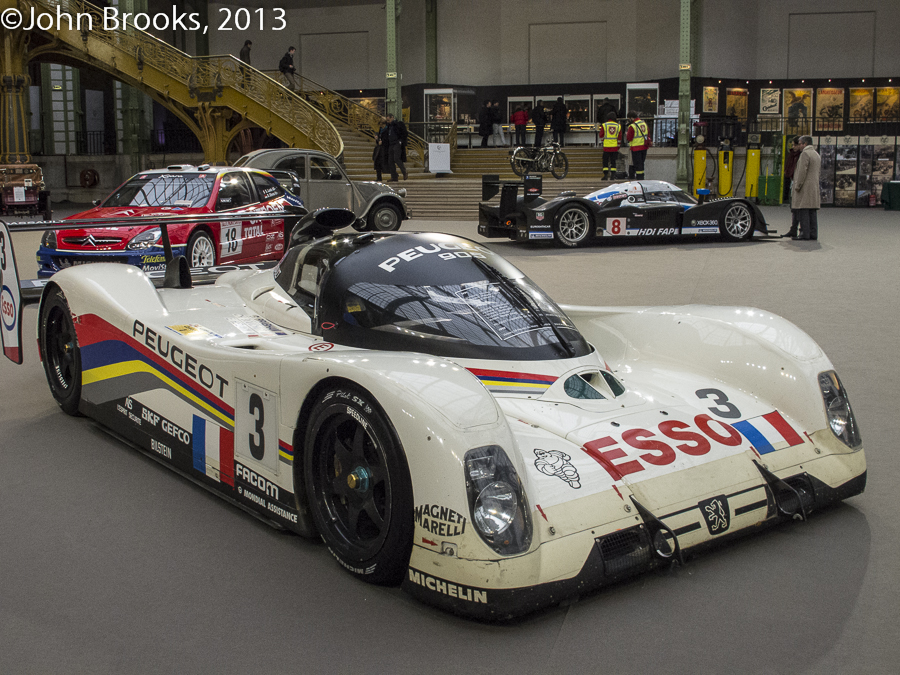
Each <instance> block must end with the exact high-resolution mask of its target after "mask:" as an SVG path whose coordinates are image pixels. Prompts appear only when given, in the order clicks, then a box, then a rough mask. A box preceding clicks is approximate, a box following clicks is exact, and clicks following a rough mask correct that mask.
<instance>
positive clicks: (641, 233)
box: [478, 176, 770, 248]
mask: <svg viewBox="0 0 900 675" xmlns="http://www.w3.org/2000/svg"><path fill="white" fill-rule="evenodd" d="M520 186H522V187H523V188H524V189H523V192H524V195H520V194H519V187H520ZM497 192H500V193H501V194H500V203H499V205H498V204H496V203H494V204H489V203H487V202H488V200H489V199H491V198H493V197H494V196H496V194H497ZM481 193H482V194H481V198H482V200H483V201H482V202H481V203H480V204H479V205H478V234H480V235H482V236H484V237H506V238H508V239H512V240H514V241H536V240H541V239H548V240H549V239H553V240H555V241H556V243H557V244H559V245H560V246H564V247H568V248H575V247H577V246H584V245H586V244H588V243H589V242H591V241H593V240H597V239H601V238H603V239H605V238H607V237H641V238H646V237H650V238H654V239H656V238H659V237H672V238H679V237H680V238H683V237H688V236H690V237H698V236H701V237H709V236H714V237H721V238H723V239H725V240H726V241H744V240H747V239H750V237H752V236H753V234H754V233H759V234H766V235H767V234H769V233H770V231H769V228H768V226H767V224H766V219H765V218H764V217H763V214H762V212H761V211H760V210H759V208H758V207H757V206H756V205H755V204H753V203H751V202H749V201H747V200H745V199H739V198H730V199H718V200H715V201H711V202H706V203H699V202H698V201H697V200H696V199H694V198H693V197H691V196H690V195H689V194H687V193H686V192H684V191H683V190H681V189H680V188H677V187H675V186H674V185H672V184H671V183H666V182H664V181H659V180H635V181H629V182H627V183H616V184H614V185H610V186H608V187H605V188H603V189H601V190H597V191H596V192H592V193H590V194H589V195H587V196H585V197H577V196H576V195H575V192H573V191H569V192H560V193H559V195H557V196H556V197H554V198H552V199H544V198H543V197H541V178H540V176H526V177H525V179H524V180H523V181H521V182H511V181H503V182H501V181H500V180H498V177H497V176H482V189H481Z"/></svg>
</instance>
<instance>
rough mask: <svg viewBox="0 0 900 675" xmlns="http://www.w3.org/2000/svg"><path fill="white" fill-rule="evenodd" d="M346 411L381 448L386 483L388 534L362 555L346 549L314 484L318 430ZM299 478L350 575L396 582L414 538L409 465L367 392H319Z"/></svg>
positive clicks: (319, 524) (316, 517) (321, 528)
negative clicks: (388, 487) (359, 421)
mask: <svg viewBox="0 0 900 675" xmlns="http://www.w3.org/2000/svg"><path fill="white" fill-rule="evenodd" d="M348 413H349V414H350V416H351V417H355V418H356V419H357V421H358V420H359V419H363V420H365V422H366V425H367V426H366V428H367V431H369V433H370V435H371V436H373V437H374V438H375V439H376V440H377V443H378V445H379V446H380V447H381V448H382V453H381V456H382V458H383V459H384V462H385V467H386V468H387V472H388V476H389V485H390V493H391V497H390V502H391V503H390V519H389V521H388V524H387V534H386V535H385V536H384V540H383V541H382V543H381V545H380V548H379V550H378V551H377V552H376V551H373V552H371V554H370V555H367V556H366V557H360V556H359V555H356V554H354V553H353V552H352V551H350V547H349V546H347V545H346V544H345V542H344V541H343V540H342V538H341V537H340V535H337V534H335V532H334V530H333V526H332V525H331V523H330V522H329V520H328V519H327V518H326V515H325V511H326V507H325V506H324V504H323V501H322V495H321V490H320V489H319V487H318V485H317V481H318V478H317V462H318V456H319V454H320V452H327V450H326V449H321V450H320V449H319V448H317V447H315V439H316V437H317V436H318V434H319V432H320V430H322V429H323V427H325V426H326V425H327V423H328V422H329V420H331V419H333V417H334V416H335V415H343V414H348ZM303 480H304V488H305V491H306V498H307V500H308V503H309V508H310V512H311V514H312V517H313V521H314V523H315V525H316V528H317V529H318V531H319V533H320V535H321V537H322V540H323V541H324V542H325V544H326V546H328V550H329V551H330V552H331V554H332V555H333V556H334V557H335V559H337V561H338V563H340V565H341V566H342V567H344V569H346V570H347V571H348V572H350V574H352V575H353V576H355V577H357V578H359V579H361V580H363V581H366V582H368V583H374V584H396V583H399V582H400V580H401V579H402V577H403V575H404V574H405V573H406V568H407V566H408V565H409V556H410V553H411V551H412V538H413V529H414V522H413V497H412V485H411V481H410V477H409V466H408V465H407V462H406V456H405V454H404V452H403V448H402V446H401V445H400V441H399V440H398V438H397V434H396V433H395V431H394V429H393V426H392V425H391V423H390V421H389V420H388V417H387V415H386V414H385V413H384V411H383V410H382V409H381V406H379V405H378V403H377V402H376V401H375V399H374V398H373V397H372V396H371V395H370V394H369V393H368V392H366V391H364V390H362V389H360V388H357V387H354V386H352V385H349V384H347V385H343V386H335V387H332V388H330V389H328V390H326V391H324V392H322V394H321V395H320V397H319V399H318V401H317V402H316V404H315V405H314V406H313V408H312V410H311V411H310V416H309V424H308V425H307V429H306V435H305V438H304V443H303Z"/></svg>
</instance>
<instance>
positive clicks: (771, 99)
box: [759, 89, 781, 115]
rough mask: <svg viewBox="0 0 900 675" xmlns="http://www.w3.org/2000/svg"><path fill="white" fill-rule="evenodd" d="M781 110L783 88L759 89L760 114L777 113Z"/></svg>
mask: <svg viewBox="0 0 900 675" xmlns="http://www.w3.org/2000/svg"><path fill="white" fill-rule="evenodd" d="M779 112H781V90H780V89H760V90H759V114H760V115H777V114H778V113H779Z"/></svg>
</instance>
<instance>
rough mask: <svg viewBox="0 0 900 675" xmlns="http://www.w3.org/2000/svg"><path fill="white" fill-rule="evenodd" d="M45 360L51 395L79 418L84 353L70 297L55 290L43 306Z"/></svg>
mask: <svg viewBox="0 0 900 675" xmlns="http://www.w3.org/2000/svg"><path fill="white" fill-rule="evenodd" d="M38 335H39V336H40V343H41V344H40V349H41V361H43V363H44V373H45V374H46V375H47V384H49V385H50V393H51V394H53V398H54V399H56V402H57V403H58V404H59V407H60V408H62V410H63V412H64V413H66V414H67V415H73V416H77V415H78V404H79V402H80V401H81V350H80V349H79V348H78V336H77V335H76V334H75V324H74V323H73V322H72V312H71V310H70V309H69V303H68V302H66V296H65V295H64V294H63V292H62V291H61V290H59V289H58V288H57V289H54V290H53V291H52V293H51V294H50V295H49V296H48V298H47V301H46V302H45V303H44V304H43V305H42V306H41V316H40V323H39V324H38Z"/></svg>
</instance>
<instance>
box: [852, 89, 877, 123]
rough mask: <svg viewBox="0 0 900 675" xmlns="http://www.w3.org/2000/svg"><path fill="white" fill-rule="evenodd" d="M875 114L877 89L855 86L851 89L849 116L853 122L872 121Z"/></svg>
mask: <svg viewBox="0 0 900 675" xmlns="http://www.w3.org/2000/svg"><path fill="white" fill-rule="evenodd" d="M874 116H875V90H874V89H873V88H871V87H854V88H853V89H851V90H850V107H849V110H848V117H849V118H850V121H851V122H871V121H872V119H873V118H874Z"/></svg>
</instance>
